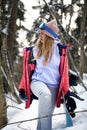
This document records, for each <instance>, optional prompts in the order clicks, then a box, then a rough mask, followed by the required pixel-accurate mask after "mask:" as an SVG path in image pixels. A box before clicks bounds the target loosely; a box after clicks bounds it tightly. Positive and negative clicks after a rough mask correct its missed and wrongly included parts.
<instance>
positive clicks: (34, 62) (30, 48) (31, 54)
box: [27, 46, 36, 65]
mask: <svg viewBox="0 0 87 130" xmlns="http://www.w3.org/2000/svg"><path fill="white" fill-rule="evenodd" d="M33 47H34V46H31V47H29V48H27V50H28V51H30V56H29V58H28V64H34V65H36V60H33V59H34V56H33Z"/></svg>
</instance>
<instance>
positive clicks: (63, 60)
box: [56, 49, 69, 107]
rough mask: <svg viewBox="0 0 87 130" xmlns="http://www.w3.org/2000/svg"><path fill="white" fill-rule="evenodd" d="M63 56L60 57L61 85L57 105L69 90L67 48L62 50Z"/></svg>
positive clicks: (58, 105)
mask: <svg viewBox="0 0 87 130" xmlns="http://www.w3.org/2000/svg"><path fill="white" fill-rule="evenodd" d="M62 51H63V52H62V56H61V57H60V76H61V79H60V85H59V90H58V96H57V103H56V106H57V107H60V104H61V98H62V96H63V93H64V95H65V94H66V93H67V91H68V90H69V77H68V58H67V49H63V50H62Z"/></svg>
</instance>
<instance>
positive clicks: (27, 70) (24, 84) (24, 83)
mask: <svg viewBox="0 0 87 130" xmlns="http://www.w3.org/2000/svg"><path fill="white" fill-rule="evenodd" d="M59 48H60V49H59V50H61V52H60V53H61V54H60V76H61V79H60V86H59V90H58V95H57V101H56V106H57V107H60V104H61V98H62V92H63V93H64V95H65V94H66V93H67V91H68V90H69V78H68V59H67V47H66V46H65V45H59ZM61 48H62V49H61ZM23 52H24V59H23V74H22V78H21V82H20V85H19V87H18V89H19V90H20V89H21V88H22V89H24V91H25V93H26V94H27V95H28V101H26V102H25V108H28V107H29V106H30V101H31V94H32V93H31V91H30V83H31V76H32V71H33V70H34V69H35V65H34V64H32V63H29V64H28V59H29V57H30V52H31V48H24V50H23Z"/></svg>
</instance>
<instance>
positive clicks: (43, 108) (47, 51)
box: [19, 19, 69, 130]
mask: <svg viewBox="0 0 87 130" xmlns="http://www.w3.org/2000/svg"><path fill="white" fill-rule="evenodd" d="M39 32H40V35H39V40H38V42H37V44H36V45H35V46H34V47H33V50H32V52H33V57H34V58H33V59H32V61H36V65H35V69H34V72H33V74H32V75H31V80H29V81H30V87H29V85H28V87H27V88H28V89H29V88H30V89H31V91H32V93H33V94H34V95H35V96H36V97H37V98H38V101H39V105H38V116H39V117H43V116H47V115H52V113H53V111H54V108H55V105H56V104H57V106H60V103H61V95H62V91H63V92H64V94H66V93H67V91H68V90H69V83H68V64H67V58H65V54H66V48H65V54H64V55H63V60H62V62H61V56H60V53H59V48H58V45H57V44H58V42H59V39H58V38H57V33H58V32H59V29H58V27H57V22H56V19H53V20H51V21H50V22H48V23H47V24H43V25H42V24H41V25H40V27H39ZM63 52H64V51H63ZM64 58H65V59H66V60H64ZM65 61H66V62H65ZM61 63H62V64H63V65H64V64H65V65H66V69H65V70H64V73H63V69H62V68H64V66H63V65H62V68H61V67H60V65H61ZM30 68H32V67H30ZM28 69H29V68H28ZM64 74H65V75H64ZM61 75H63V78H61ZM60 78H61V80H60ZM62 79H63V80H62ZM64 81H65V82H66V83H65V82H64ZM23 84H24V83H23V79H22V82H21V85H20V87H19V90H21V88H22V89H23V91H25V92H26V93H27V95H29V94H28V93H29V90H28V89H27V90H28V92H27V90H26V89H25V87H23ZM60 85H61V86H60ZM21 86H22V87H21ZM59 86H60V87H59ZM58 90H59V91H58ZM22 94H23V93H22V92H21V91H20V96H21V95H22ZM21 97H22V96H21ZM24 97H25V95H24ZM22 98H23V97H22ZM28 98H29V96H28ZM56 102H57V103H56ZM51 129H52V117H51V116H48V117H46V118H40V119H39V120H38V125H37V130H51Z"/></svg>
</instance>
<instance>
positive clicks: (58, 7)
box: [0, 0, 87, 130]
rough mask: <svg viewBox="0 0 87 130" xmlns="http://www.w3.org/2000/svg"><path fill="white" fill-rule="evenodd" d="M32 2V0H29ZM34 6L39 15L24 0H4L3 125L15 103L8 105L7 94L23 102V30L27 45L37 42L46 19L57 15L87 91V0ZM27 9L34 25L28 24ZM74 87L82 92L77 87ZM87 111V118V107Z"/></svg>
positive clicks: (0, 20)
mask: <svg viewBox="0 0 87 130" xmlns="http://www.w3.org/2000/svg"><path fill="white" fill-rule="evenodd" d="M25 1H26V0H25ZM33 1H35V0H33ZM30 2H31V1H30V0H28V4H30ZM31 8H32V9H33V11H34V12H35V13H36V12H37V11H38V16H37V17H36V16H34V15H36V14H35V13H34V14H33V15H32V14H31V12H28V11H27V10H26V8H25V5H24V2H23V0H0V129H2V128H3V127H5V126H6V125H7V123H8V116H7V113H8V108H9V110H10V108H12V107H14V105H7V103H6V97H8V95H10V96H9V98H10V100H11V102H14V100H13V99H12V97H14V98H15V100H16V102H17V103H18V104H21V103H22V101H21V99H20V97H19V94H18V86H19V83H20V79H21V76H22V68H23V53H22V50H23V48H24V47H25V41H23V39H22V34H21V32H22V33H25V34H26V35H25V39H26V43H27V45H26V46H31V45H34V44H35V43H36V41H37V38H38V33H37V27H38V26H39V24H40V23H41V22H42V21H46V22H47V21H49V20H51V19H53V18H56V20H57V24H58V28H59V29H60V39H61V42H62V43H63V44H69V48H68V61H69V69H70V70H72V71H73V72H75V74H76V75H77V76H78V84H79V85H81V88H82V89H84V91H85V92H87V84H86V83H85V82H84V80H83V77H84V75H86V74H87V0H69V1H67V2H66V0H37V1H35V2H33V4H32V7H31ZM26 13H27V14H28V15H29V23H30V24H31V27H30V28H28V27H27V26H26V22H25V21H26V18H25V14H26ZM20 34H21V35H20ZM20 50H21V51H20ZM85 79H86V80H87V75H86V76H85ZM73 91H74V92H75V93H77V94H78V92H77V90H76V89H75V87H74V88H73ZM86 94H87V93H86ZM12 104H13V103H12ZM86 104H87V102H86ZM17 107H18V105H17ZM85 115H86V120H87V109H86V113H85ZM9 130H12V129H9ZM16 130H17V129H16ZM83 130H85V129H83Z"/></svg>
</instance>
